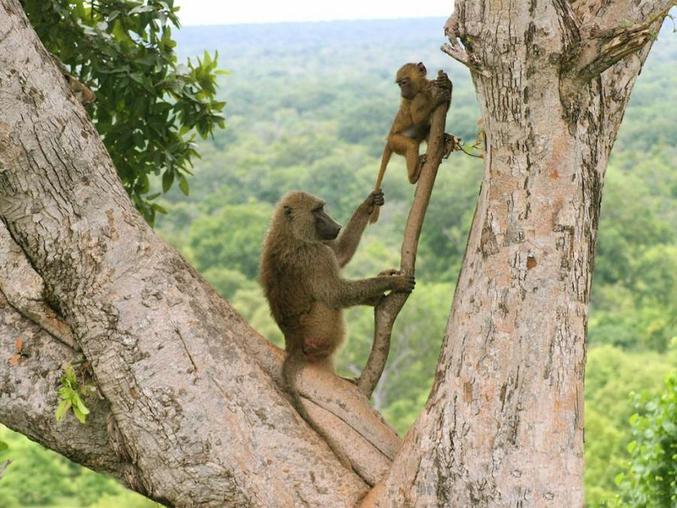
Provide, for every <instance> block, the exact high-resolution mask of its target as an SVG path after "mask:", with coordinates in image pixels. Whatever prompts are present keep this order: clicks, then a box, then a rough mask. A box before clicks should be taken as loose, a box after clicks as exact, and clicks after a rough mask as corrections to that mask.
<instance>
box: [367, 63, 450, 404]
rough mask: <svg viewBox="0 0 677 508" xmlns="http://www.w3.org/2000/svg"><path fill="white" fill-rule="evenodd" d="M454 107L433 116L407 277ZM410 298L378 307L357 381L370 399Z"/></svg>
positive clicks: (409, 239) (405, 244) (408, 235)
mask: <svg viewBox="0 0 677 508" xmlns="http://www.w3.org/2000/svg"><path fill="white" fill-rule="evenodd" d="M440 72H441V71H440ZM450 105H451V98H450V99H449V103H448V104H445V103H443V104H441V105H440V106H439V107H438V108H437V109H436V110H435V111H434V112H433V115H432V119H431V127H430V143H429V144H428V150H427V152H426V161H425V164H424V165H423V168H422V169H421V176H420V178H419V181H418V185H417V186H416V193H415V195H414V202H413V204H412V206H411V210H410V211H409V217H408V218H407V224H406V226H405V229H404V240H403V241H402V250H401V261H400V268H401V270H402V271H403V272H404V273H405V274H413V273H414V272H415V264H416V251H417V249H418V240H419V237H420V236H421V228H422V227H423V219H424V218H425V212H426V210H427V208H428V203H429V202H430V195H431V194H432V190H433V185H434V183H435V177H436V176H437V169H438V167H439V165H440V163H441V162H442V156H443V154H444V124H445V121H446V116H447V111H448V109H449V106H450ZM408 297H409V295H408V294H407V293H391V294H389V295H388V296H386V297H385V298H383V300H381V302H380V303H379V304H378V305H377V306H376V307H375V308H374V321H375V325H374V342H373V344H372V348H371V352H370V353H369V358H368V360H367V364H366V366H365V368H364V371H363V372H362V375H361V376H360V378H359V379H358V381H357V386H358V388H359V389H360V391H361V392H362V393H364V394H365V395H366V396H367V397H370V396H371V394H372V393H373V391H374V388H376V385H377V384H378V381H379V379H380V378H381V374H382V373H383V369H384V368H385V364H386V361H387V360H388V353H389V352H390V337H391V335H392V330H393V325H394V323H395V319H397V315H398V314H399V312H400V310H401V309H402V307H403V306H404V303H405V302H406V301H407V298H408Z"/></svg>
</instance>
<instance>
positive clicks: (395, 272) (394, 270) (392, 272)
mask: <svg viewBox="0 0 677 508" xmlns="http://www.w3.org/2000/svg"><path fill="white" fill-rule="evenodd" d="M390 275H402V271H401V270H398V269H397V268H388V269H387V270H383V271H382V272H380V273H379V276H380V277H388V276H390Z"/></svg>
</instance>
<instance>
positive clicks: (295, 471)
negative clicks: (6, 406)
mask: <svg viewBox="0 0 677 508" xmlns="http://www.w3.org/2000/svg"><path fill="white" fill-rule="evenodd" d="M0 90H1V92H0V219H1V220H2V221H3V223H4V224H5V225H6V227H7V230H8V231H9V233H10V234H11V237H12V240H13V241H14V242H15V243H16V245H18V246H19V247H20V249H21V252H22V253H23V254H25V255H26V258H27V259H28V261H29V263H30V266H31V267H32V269H33V270H34V271H35V273H37V274H39V276H40V277H41V278H42V281H44V290H42V295H41V296H42V297H44V301H48V302H49V306H48V308H50V309H51V308H53V309H57V311H55V312H56V313H57V314H58V315H59V316H63V318H64V320H65V322H66V323H67V324H68V325H69V326H70V328H71V330H72V332H73V336H74V337H75V338H76V340H77V343H78V345H79V346H80V347H81V348H82V351H83V353H84V355H85V356H86V358H87V360H88V361H89V362H90V363H91V366H92V369H93V372H94V376H95V382H96V385H97V386H98V388H99V389H100V392H101V394H102V395H103V396H104V397H105V400H106V402H107V404H108V405H109V407H110V414H111V415H112V418H107V420H108V422H107V423H110V428H115V429H117V430H116V432H114V433H110V432H109V435H108V439H109V440H110V441H111V442H113V441H114V442H115V443H117V444H116V446H114V448H115V450H116V452H117V453H118V455H120V456H122V457H126V459H125V464H128V465H129V467H130V468H132V470H133V471H134V477H135V478H136V480H137V481H136V482H135V483H136V485H137V487H134V488H136V489H137V490H139V491H140V492H142V493H146V494H147V495H149V496H150V497H153V498H154V499H157V500H160V501H161V502H164V503H167V504H173V505H186V504H199V505H201V506H223V505H247V506H289V505H294V504H303V503H306V502H307V500H309V499H312V500H313V502H314V503H318V504H321V505H325V506H352V505H354V504H355V502H356V501H357V500H358V499H359V498H360V497H361V495H362V494H363V493H364V492H365V490H366V484H365V483H364V482H363V481H362V480H361V479H360V477H359V476H357V475H355V474H353V473H352V472H350V471H346V469H345V468H343V467H342V466H341V464H340V463H339V462H338V461H337V460H336V457H334V455H333V454H332V452H331V450H330V449H329V447H327V446H326V444H325V443H323V442H322V440H321V439H320V438H319V437H318V436H317V434H315V433H314V432H313V431H312V430H311V429H310V428H309V427H308V425H307V424H306V423H305V422H304V421H303V420H302V419H301V418H300V416H299V415H298V414H297V413H296V412H295V411H294V410H293V408H292V406H291V405H290V404H289V403H288V400H287V398H286V395H285V394H283V393H281V391H280V390H279V388H278V385H279V383H280V381H281V373H280V370H281V363H282V352H280V351H279V350H278V349H277V348H275V347H274V346H272V345H270V344H269V343H268V342H267V341H266V340H265V339H263V338H262V337H261V336H259V335H258V334H257V333H256V332H255V331H253V330H252V329H251V328H250V327H249V326H248V325H247V324H246V323H245V322H244V321H243V320H242V318H241V317H240V316H239V315H238V314H237V313H235V312H234V311H233V309H232V308H231V307H230V305H228V303H227V302H225V301H224V300H222V299H221V298H220V297H219V296H218V295H217V294H216V293H215V292H214V290H213V289H212V288H211V287H209V286H208V284H207V283H206V282H205V281H204V280H203V279H202V278H201V277H200V276H199V275H198V274H197V273H196V272H195V271H194V270H193V269H192V268H191V267H190V266H188V265H187V263H186V262H185V261H184V260H183V259H182V258H181V257H180V256H179V255H178V254H177V253H176V252H175V251H174V250H173V249H171V248H169V247H168V246H166V245H165V244H164V243H162V242H161V241H160V240H159V239H158V238H157V237H156V236H155V235H154V233H153V232H152V231H151V230H150V229H149V228H148V226H147V225H146V224H145V223H144V222H143V220H142V219H141V218H140V217H139V215H138V214H137V213H136V211H135V210H134V209H133V207H132V205H131V203H130V201H129V199H128V197H127V196H126V194H125V193H124V190H123V189H122V186H121V185H120V182H119V179H118V178H117V175H116V174H115V170H114V168H113V166H112V163H111V161H110V158H109V157H108V155H107V154H106V152H105V149H104V147H103V145H102V144H101V141H100V139H99V138H98V135H97V134H96V132H95V130H94V129H93V127H92V125H91V122H90V121H89V119H88V118H87V116H86V113H85V112H84V110H83V109H82V108H81V106H80V104H79V103H78V102H77V100H76V99H75V98H74V97H72V96H71V95H70V93H69V91H68V90H67V89H66V88H65V84H64V82H63V79H61V76H60V73H59V70H58V69H57V68H56V67H55V66H54V63H53V61H52V59H51V58H50V57H49V55H48V54H47V53H46V51H45V50H44V48H43V47H42V45H41V44H40V42H39V41H38V40H37V38H36V36H35V34H34V32H33V31H32V30H31V29H30V25H29V24H28V22H27V20H26V18H25V16H24V15H23V13H22V11H21V8H20V6H19V3H18V2H17V1H16V0H0ZM7 245H10V247H9V250H7V252H15V254H16V255H17V259H19V258H20V257H19V256H18V254H19V252H18V251H13V250H12V249H14V247H13V246H12V245H11V244H7ZM22 270H23V269H22ZM2 284H3V287H4V288H11V287H13V286H12V285H13V284H15V282H13V281H12V279H11V274H9V278H3V282H2ZM8 294H10V296H11V297H12V298H13V299H14V300H15V302H19V303H16V305H17V307H19V308H27V307H26V305H24V303H22V302H21V301H20V298H19V297H18V296H17V294H16V292H14V293H13V292H12V291H8ZM38 294H40V291H39V290H36V292H35V297H36V298H37V295H38ZM35 301H36V302H38V301H42V300H35ZM41 310H45V309H44V307H41ZM36 321H38V322H40V324H41V326H44V322H43V321H42V320H40V319H36ZM45 328H47V326H45ZM3 345H5V346H6V347H7V348H9V349H10V351H11V347H12V344H9V345H6V344H5V343H4V341H3ZM24 361H26V362H30V361H31V359H30V358H28V359H22V360H21V362H22V365H24V366H25V367H29V366H30V365H29V364H28V363H26V364H24V363H23V362H24ZM15 385H16V383H12V382H9V383H8V384H7V385H3V386H6V388H5V389H6V390H8V393H9V392H11V391H12V390H14V389H15ZM332 390H333V388H332V387H331V386H323V385H319V386H316V387H314V388H313V390H310V391H309V392H313V395H314V396H318V398H320V399H321V400H320V401H319V402H318V404H319V406H321V407H320V408H319V410H320V411H325V412H327V414H330V415H335V416H337V417H338V418H339V419H341V421H343V422H349V421H350V416H349V415H350V413H351V412H353V411H354V412H355V413H356V414H361V412H364V413H365V414H368V413H369V411H372V410H369V408H368V405H367V404H366V399H364V398H361V399H360V398H359V397H352V398H351V400H350V401H349V402H347V403H346V402H345V401H344V400H342V399H341V396H335V395H333V394H332ZM353 390H356V388H353ZM316 394H320V395H316ZM350 404H357V406H358V407H356V408H351V406H350ZM24 411H29V409H28V408H25V409H24ZM52 411H53V407H52V406H50V407H47V409H46V412H47V413H49V414H50V415H51V414H52ZM104 413H106V411H103V410H102V411H101V414H104ZM372 413H373V411H372ZM14 414H17V415H19V416H18V418H21V413H14ZM369 418H370V419H369ZM369 418H368V419H367V422H371V424H370V425H372V427H373V428H371V429H370V428H367V427H365V426H364V425H362V427H360V424H359V422H358V423H355V425H356V428H357V433H358V434H359V436H364V437H363V438H362V439H363V444H362V445H361V447H362V449H363V450H371V449H373V451H370V452H369V454H372V455H373V454H374V453H376V452H377V454H381V455H383V453H382V451H383V450H386V451H387V454H386V455H387V456H389V457H392V455H393V454H394V451H393V450H394V449H395V448H397V446H398V444H399V443H398V439H397V438H396V437H394V438H393V435H394V434H392V432H391V431H389V429H387V426H386V425H385V424H383V423H382V422H380V421H379V419H378V415H377V414H375V413H373V414H372V415H371V416H370V417H369ZM0 420H3V421H5V423H8V424H10V425H11V426H13V427H14V428H19V429H22V431H26V432H27V433H30V431H28V430H26V427H27V425H24V426H20V425H19V424H17V423H16V422H13V421H12V420H11V418H10V417H9V416H6V415H4V414H2V413H0ZM377 427H378V428H380V430H379V429H378V428H377ZM342 432H344V433H347V435H348V436H349V435H350V433H351V432H355V431H354V430H353V429H352V428H351V427H350V424H348V425H345V426H344V427H342ZM34 437H35V438H36V439H40V436H39V435H35V436H34ZM55 439H58V436H55ZM101 439H103V437H102V438H101ZM350 439H351V438H350V437H348V438H346V442H350ZM370 440H375V442H374V443H372V442H371V441H370ZM379 440H382V441H383V442H380V441H379ZM74 443H75V446H74V448H78V446H77V444H78V442H77V441H74ZM44 444H46V445H48V446H51V447H53V448H55V449H57V450H60V449H64V447H65V445H64V443H51V442H48V441H47V442H45V443H44ZM78 453H79V452H77V451H76V450H75V451H73V453H72V454H71V456H72V457H73V458H75V459H76V460H78ZM388 460H389V458H388ZM386 462H387V461H384V460H383V459H379V461H378V463H376V462H374V461H370V460H362V461H361V462H360V461H358V462H357V463H358V464H359V469H361V471H360V474H363V475H364V477H366V478H371V479H372V480H371V481H375V479H376V478H377V477H378V476H379V475H380V474H382V472H383V471H384V469H385V467H387V466H386V465H385V464H386ZM90 464H92V465H93V467H94V466H95V465H96V464H95V463H94V462H93V461H92V462H91V463H90ZM103 469H104V470H112V471H113V472H115V471H117V470H118V468H117V467H110V468H108V469H106V468H103ZM127 481H128V484H131V483H132V482H131V481H130V480H127Z"/></svg>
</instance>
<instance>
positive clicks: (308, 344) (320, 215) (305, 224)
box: [260, 191, 414, 368]
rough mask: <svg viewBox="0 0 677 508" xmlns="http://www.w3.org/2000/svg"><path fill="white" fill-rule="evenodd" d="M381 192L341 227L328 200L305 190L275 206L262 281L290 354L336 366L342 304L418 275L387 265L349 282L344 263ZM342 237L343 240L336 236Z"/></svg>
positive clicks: (407, 285) (363, 301)
mask: <svg viewBox="0 0 677 508" xmlns="http://www.w3.org/2000/svg"><path fill="white" fill-rule="evenodd" d="M382 204H383V193H382V192H380V191H375V192H372V193H371V194H370V195H369V197H368V198H367V199H366V200H365V201H364V202H363V203H362V204H361V205H360V206H359V207H358V208H357V210H355V213H354V214H353V216H352V217H351V219H350V221H349V222H348V225H347V226H346V227H345V229H344V231H343V232H342V233H341V235H340V236H338V233H339V231H340V229H341V226H340V225H339V224H337V223H336V222H335V221H334V220H333V219H332V218H331V217H329V215H327V213H326V212H325V211H324V202H323V201H322V200H320V199H319V198H316V197H315V196H312V195H310V194H306V193H305V192H291V193H289V194H287V195H286V196H284V197H283V198H282V199H281V200H280V202H279V203H278V204H277V207H276V208H275V211H274V212H273V218H272V223H271V226H270V229H269V231H268V234H267V236H266V239H265V241H264V244H263V251H262V254H261V270H260V274H261V275H260V277H261V284H262V285H263V289H264V292H265V295H266V298H267V299H268V303H269V305H270V310H271V313H272V315H273V318H274V319H275V321H276V322H277V324H278V326H279V327H280V329H281V330H282V333H283V334H284V338H285V347H286V350H287V352H288V353H289V356H291V355H294V354H298V355H300V357H301V358H302V359H303V360H305V361H309V362H314V363H324V364H326V366H327V367H328V368H332V364H331V357H332V355H333V353H334V352H335V351H336V349H337V348H338V346H339V345H340V344H341V342H342V341H343V338H344V334H345V333H344V324H343V315H342V311H341V310H342V309H343V308H344V307H350V306H352V305H375V304H376V302H377V301H378V299H379V298H380V297H381V296H382V295H383V293H384V292H385V291H388V290H392V291H405V292H409V291H411V290H412V289H413V288H414V277H413V276H405V275H401V274H399V272H395V271H390V272H387V273H385V272H384V273H382V274H379V275H378V276H376V277H373V278H369V279H362V280H346V279H343V278H342V277H341V276H340V269H341V268H342V267H343V266H345V265H346V264H347V263H348V262H349V261H350V259H351V258H352V257H353V254H354V253H355V250H356V249H357V246H358V244H359V242H360V238H361V237H362V233H363V232H364V229H365V227H366V225H367V222H368V220H369V216H370V214H371V213H372V211H373V210H374V209H375V208H376V207H378V206H381V205H382ZM337 236H338V238H337Z"/></svg>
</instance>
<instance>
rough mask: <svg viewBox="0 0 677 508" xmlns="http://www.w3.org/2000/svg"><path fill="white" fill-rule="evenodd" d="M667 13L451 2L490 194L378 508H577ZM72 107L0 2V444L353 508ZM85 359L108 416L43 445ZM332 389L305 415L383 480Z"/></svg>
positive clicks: (174, 481) (219, 497)
mask: <svg viewBox="0 0 677 508" xmlns="http://www.w3.org/2000/svg"><path fill="white" fill-rule="evenodd" d="M669 4H670V3H669V2H660V1H654V2H649V1H647V2H641V1H640V2H635V1H632V0H618V1H616V2H611V4H609V3H608V2H604V3H603V4H602V2H601V0H599V5H598V3H597V2H594V1H590V0H587V1H579V2H576V3H573V4H572V3H569V2H566V1H564V0H558V1H555V2H547V3H541V2H537V1H532V2H530V3H528V4H527V3H520V2H515V3H514V5H509V3H501V2H498V3H497V2H489V1H487V0H484V1H476V2H469V1H465V2H459V4H458V6H457V13H458V15H457V20H456V21H455V22H453V23H451V25H450V28H451V31H452V32H454V33H455V35H458V36H460V37H461V39H462V40H463V43H464V47H462V46H461V45H460V44H459V43H458V42H457V41H456V40H455V39H454V42H455V44H453V45H452V46H450V47H449V48H448V51H449V53H450V54H452V55H453V56H454V57H455V58H457V59H459V60H461V61H464V62H465V63H466V64H467V65H469V66H470V67H471V68H472V69H473V77H474V80H475V85H476V87H477V91H478V98H479V101H480V106H481V109H482V113H483V116H484V120H485V128H486V134H487V151H486V158H485V161H486V164H485V178H484V182H483V185H482V192H481V194H480V199H479V203H478V205H477V211H476V213H475V219H474V221H473V225H472V231H471V234H470V238H469V241H468V248H467V252H466V257H465V260H464V264H463V269H462V273H461V276H460V279H459V283H458V287H457V293H456V296H455V299H454V308H453V312H452V317H451V319H450V321H449V329H448V331H447V334H446V337H445V341H444V346H443V351H442V355H441V357H440V363H439V368H438V372H437V376H436V379H435V383H434V386H433V390H432V393H431V397H430V400H429V403H428V405H427V406H426V409H425V411H424V412H423V414H422V415H421V417H420V418H419V420H418V421H417V423H416V425H415V426H414V428H413V429H412V431H411V432H410V433H409V434H408V436H407V438H406V440H405V443H404V446H403V448H402V449H401V451H400V452H399V454H398V455H397V456H396V457H395V461H394V463H393V466H392V468H391V469H390V471H389V473H388V474H387V477H386V479H385V482H384V483H383V484H382V485H380V487H379V488H377V489H374V491H372V493H373V495H372V496H370V502H373V503H375V504H380V505H381V506H397V507H399V506H459V507H461V506H488V505H492V506H553V507H561V506H580V505H581V504H582V496H583V494H582V455H583V453H582V445H583V439H582V437H583V436H582V429H583V415H582V404H583V402H582V401H583V366H584V359H585V348H584V340H585V324H586V317H587V302H588V296H589V290H590V277H591V271H592V261H593V252H594V243H595V236H596V231H597V217H598V214H599V205H600V199H601V187H602V180H603V175H604V169H605V167H606V162H607V158H608V155H609V151H610V149H611V146H612V144H613V141H614V139H615V136H616V132H617V130H618V126H619V124H620V121H621V118H622V115H623V111H624V109H625V106H626V104H627V100H628V97H629V93H630V90H631V88H632V84H633V83H634V80H635V78H636V76H637V73H638V72H639V70H640V68H641V65H642V62H643V60H644V58H645V56H646V54H647V52H648V50H649V46H650V44H651V43H650V36H651V33H652V30H653V31H655V30H657V28H658V25H659V24H660V19H661V18H662V17H663V16H664V14H665V12H666V9H667V7H668V6H669ZM601 73H603V74H601ZM63 85H64V83H63V82H62V78H61V76H60V75H59V73H58V71H57V70H56V68H55V67H54V65H53V62H52V60H51V59H50V58H49V57H48V56H47V55H46V54H45V52H44V49H43V48H42V46H41V44H40V43H39V41H37V39H36V36H35V34H34V32H33V31H32V30H31V29H30V26H29V25H28V22H27V20H26V18H25V16H24V14H23V13H22V11H21V8H20V6H19V3H18V1H17V0H0V219H2V223H3V224H2V225H0V267H1V269H2V270H3V271H2V272H0V348H1V353H2V358H0V422H2V423H5V424H7V425H9V426H11V427H12V428H15V429H17V430H19V431H21V432H23V433H25V434H27V435H29V436H30V437H31V438H33V439H35V440H36V441H39V442H41V443H43V444H45V445H46V446H49V447H51V448H53V449H56V450H57V451H59V452H60V453H63V454H64V455H66V456H68V457H71V458H73V459H74V460H76V461H78V462H80V463H83V464H85V465H88V466H89V467H92V468H93V469H95V470H99V471H107V472H110V473H112V474H114V475H115V476H117V477H118V478H120V479H121V480H122V481H123V482H125V483H126V484H127V485H129V486H130V487H131V488H134V489H135V490H137V491H139V492H141V493H144V494H146V495H148V496H150V497H153V498H154V499H158V500H160V501H163V502H165V503H167V504H170V505H180V506H192V505H200V506H266V507H267V506H303V505H308V506H332V507H333V506H352V505H355V503H357V502H358V500H359V499H360V498H361V496H363V495H364V494H365V493H366V492H367V490H368V488H367V485H366V483H365V482H364V481H363V480H362V479H361V478H360V476H358V475H357V474H355V473H354V472H352V471H347V470H346V469H345V468H343V467H342V466H341V464H340V463H339V462H338V461H337V460H336V458H335V457H334V456H333V455H332V453H331V451H330V450H329V448H328V447H327V446H326V444H325V443H323V442H322V441H321V440H320V439H319V437H318V436H317V435H316V434H315V433H314V432H312V431H311V430H310V429H309V428H308V427H307V426H306V425H305V424H304V423H303V422H302V421H301V419H300V417H299V416H298V415H297V414H296V413H295V412H294V411H293V409H292V408H291V406H290V404H289V403H288V401H287V399H286V398H285V396H284V395H283V394H282V393H281V391H280V390H279V388H278V384H277V383H278V382H279V377H280V376H279V366H280V362H281V357H280V352H279V351H277V350H275V349H274V348H272V347H269V346H268V345H267V344H266V342H265V340H264V339H262V338H261V337H260V336H259V335H258V334H256V332H255V331H253V330H252V329H251V328H250V327H249V326H248V325H247V324H246V323H245V322H244V321H243V320H242V319H241V318H240V316H238V315H237V314H236V313H235V312H233V310H232V309H231V308H230V306H229V305H228V304H227V303H225V302H224V301H222V300H221V299H220V298H218V296H217V295H216V294H215V293H214V292H213V291H212V290H211V289H210V288H209V287H208V285H207V284H206V283H205V282H204V281H203V280H202V279H201V278H200V277H199V276H198V275H197V274H196V273H195V272H194V271H193V270H192V269H191V268H190V267H189V266H188V265H187V264H186V263H185V261H184V260H183V259H182V258H181V257H180V256H178V255H177V254H176V253H175V252H174V251H173V250H172V249H170V248H168V247H167V246H165V245H164V244H163V243H162V242H161V241H159V240H158V239H157V238H156V237H155V236H154V234H153V232H152V231H151V230H150V229H149V228H148V227H147V226H146V225H145V224H144V223H143V221H142V220H141V219H140V217H139V216H138V214H137V213H136V212H135V211H134V210H133V208H132V206H131V204H130V202H129V200H128V198H127V196H126V195H125V194H124V191H123V189H122V187H121V185H120V182H119V181H118V179H117V177H116V175H115V171H114V169H113V167H112V165H111V162H110V159H109V158H108V156H107V154H106V153H105V149H104V147H103V145H102V144H101V142H100V141H99V139H98V136H97V135H96V133H95V131H94V129H93V127H92V126H91V123H90V122H89V119H88V118H87V116H86V114H85V113H84V112H83V111H82V109H81V108H80V107H79V105H78V104H75V103H74V102H73V99H67V97H68V95H67V94H68V92H67V90H66V88H65V86H63ZM17 337H19V338H23V339H25V340H24V342H25V344H26V345H25V346H24V349H23V350H22V351H21V353H22V355H23V356H22V358H20V359H18V360H16V361H14V362H12V363H9V362H7V361H6V358H7V357H10V356H16V353H17V351H16V349H17V346H15V342H14V339H15V338H17ZM78 349H81V350H82V353H83V354H84V356H85V357H86V359H87V360H88V361H89V362H90V363H91V369H92V372H93V376H94V379H93V382H95V383H96V385H97V387H98V389H99V391H100V393H101V396H102V400H101V401H100V402H98V403H96V411H94V415H93V417H92V418H91V421H90V422H89V423H88V424H87V425H84V426H80V425H79V424H77V423H74V422H73V421H72V419H70V420H69V419H66V421H65V422H64V423H63V424H61V425H57V424H56V423H55V422H54V419H53V414H54V408H55V406H56V403H57V400H56V393H55V386H56V383H57V381H58V377H59V373H60V364H61V363H62V362H64V361H75V360H77V359H78V358H79V357H80V353H79V352H78ZM20 356H21V355H20ZM330 384H331V382H325V381H323V380H321V379H319V380H318V381H317V383H310V384H308V388H307V391H308V393H310V392H313V391H316V390H317V389H318V387H319V388H321V387H322V386H328V385H330ZM342 389H343V388H341V387H338V385H337V388H336V391H335V392H332V393H333V394H334V395H331V394H330V396H328V397H327V396H325V395H322V394H320V396H319V397H317V398H322V399H323V403H326V407H328V408H330V409H329V412H330V413H331V414H332V415H333V417H337V418H339V419H342V420H343V421H346V420H347V419H349V417H350V415H349V414H347V413H350V411H353V409H354V408H355V411H357V410H358V409H359V411H362V412H361V413H360V414H361V415H363V416H362V417H360V419H359V420H360V422H362V428H361V430H359V434H360V435H361V436H363V437H365V436H366V437H365V439H366V440H367V441H369V442H370V443H379V444H377V445H374V446H375V448H376V449H377V450H379V452H378V453H381V455H382V456H380V458H378V461H379V466H378V467H377V468H376V469H372V472H373V470H379V468H381V467H382V466H383V464H384V463H389V461H390V458H392V450H393V446H395V445H396V444H397V442H396V440H393V439H392V436H389V435H388V431H387V429H384V428H381V427H380V426H379V425H378V424H377V419H375V417H374V415H373V414H372V413H369V412H368V411H366V410H364V408H363V407H362V406H361V405H360V404H361V402H360V401H359V400H358V399H356V398H355V397H352V395H348V396H346V397H348V398H349V399H350V401H351V402H350V404H349V405H346V404H344V403H343V402H342V401H343V400H344V399H343V394H342V393H339V392H340V391H341V390H342ZM350 397H352V398H350ZM346 408H348V411H346ZM342 411H343V413H342ZM364 422H369V423H368V424H367V425H364ZM355 427H357V428H359V427H360V423H359V422H358V423H354V424H353V428H355ZM374 429H376V430H374ZM384 443H385V444H384ZM368 449H369V450H371V451H370V453H371V452H373V449H374V448H373V447H372V448H368ZM377 455H378V454H377ZM384 456H385V457H386V458H387V460H386V459H383V457H384ZM375 460H376V459H375ZM384 460H386V462H384ZM369 467H370V466H369ZM362 478H364V476H362Z"/></svg>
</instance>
